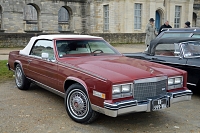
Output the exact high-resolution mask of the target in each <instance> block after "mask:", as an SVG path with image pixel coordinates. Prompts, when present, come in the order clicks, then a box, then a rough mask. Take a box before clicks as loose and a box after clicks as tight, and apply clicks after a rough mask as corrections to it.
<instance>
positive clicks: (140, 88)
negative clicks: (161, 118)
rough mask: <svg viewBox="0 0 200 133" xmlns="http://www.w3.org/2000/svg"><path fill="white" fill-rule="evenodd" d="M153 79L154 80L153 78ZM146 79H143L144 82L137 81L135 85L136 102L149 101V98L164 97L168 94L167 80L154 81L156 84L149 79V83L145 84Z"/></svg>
mask: <svg viewBox="0 0 200 133" xmlns="http://www.w3.org/2000/svg"><path fill="white" fill-rule="evenodd" d="M152 79H153V78H152ZM138 81H139V80H138ZM144 81H145V79H142V82H138V83H137V81H136V82H135V83H134V91H133V94H134V95H133V96H134V99H136V100H139V101H141V100H147V98H153V97H156V96H162V95H165V94H166V90H167V78H160V79H156V80H155V79H154V80H152V81H154V82H148V81H151V79H150V78H149V79H147V82H144Z"/></svg>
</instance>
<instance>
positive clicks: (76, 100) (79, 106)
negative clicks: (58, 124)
mask: <svg viewBox="0 0 200 133" xmlns="http://www.w3.org/2000/svg"><path fill="white" fill-rule="evenodd" d="M65 106H66V111H67V113H68V115H69V116H70V118H71V119H72V120H74V121H76V122H78V123H91V122H92V121H94V120H95V119H96V118H97V117H98V113H97V112H95V111H93V110H92V108H91V105H90V102H89V99H88V96H87V93H86V91H85V89H84V88H83V86H81V85H80V84H73V85H71V86H70V87H69V88H68V89H67V91H66V95H65Z"/></svg>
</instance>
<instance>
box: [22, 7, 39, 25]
mask: <svg viewBox="0 0 200 133" xmlns="http://www.w3.org/2000/svg"><path fill="white" fill-rule="evenodd" d="M24 20H25V21H29V22H37V10H36V9H35V7H34V6H32V5H26V6H25V8H24Z"/></svg>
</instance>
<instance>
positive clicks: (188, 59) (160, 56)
mask: <svg viewBox="0 0 200 133" xmlns="http://www.w3.org/2000/svg"><path fill="white" fill-rule="evenodd" d="M124 55H125V56H127V57H130V58H138V59H143V60H149V61H152V62H157V63H161V64H165V65H169V66H173V67H176V68H179V69H182V70H185V71H187V72H188V84H189V85H192V86H198V87H200V38H190V37H187V38H158V39H155V40H152V41H151V44H150V46H149V47H148V48H147V49H146V50H145V51H144V52H141V53H124ZM174 82H175V81H174Z"/></svg>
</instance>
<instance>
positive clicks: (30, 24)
mask: <svg viewBox="0 0 200 133" xmlns="http://www.w3.org/2000/svg"><path fill="white" fill-rule="evenodd" d="M37 9H38V8H37ZM37 9H36V5H32V4H28V5H26V6H25V7H24V12H23V17H24V21H25V22H26V23H25V25H24V26H25V27H24V30H25V31H26V32H28V31H39V25H38V12H39V11H38V10H37Z"/></svg>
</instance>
